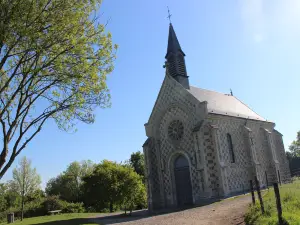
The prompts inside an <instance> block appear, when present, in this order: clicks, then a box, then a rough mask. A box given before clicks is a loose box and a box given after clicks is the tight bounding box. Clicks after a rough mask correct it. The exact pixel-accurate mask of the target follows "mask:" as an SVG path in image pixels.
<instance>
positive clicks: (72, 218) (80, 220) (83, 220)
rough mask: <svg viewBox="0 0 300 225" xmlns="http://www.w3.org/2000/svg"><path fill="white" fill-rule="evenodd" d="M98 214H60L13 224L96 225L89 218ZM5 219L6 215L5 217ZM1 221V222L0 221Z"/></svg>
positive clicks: (3, 224) (2, 224) (4, 224)
mask: <svg viewBox="0 0 300 225" xmlns="http://www.w3.org/2000/svg"><path fill="white" fill-rule="evenodd" d="M0 215H1V213H0ZM98 215H99V213H71V214H60V215H53V216H49V215H47V216H39V217H33V218H27V219H24V220H23V222H19V221H18V222H15V223H14V224H20V225H34V224H36V225H41V224H48V225H57V224H63V225H79V224H80V225H92V224H93V225H96V223H92V222H91V219H90V218H91V217H95V216H98ZM5 217H6V215H5ZM0 221H1V220H0ZM0 224H1V225H6V224H7V223H1V222H0Z"/></svg>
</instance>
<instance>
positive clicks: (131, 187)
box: [83, 160, 145, 211]
mask: <svg viewBox="0 0 300 225" xmlns="http://www.w3.org/2000/svg"><path fill="white" fill-rule="evenodd" d="M83 190H84V200H85V204H86V206H87V207H92V208H94V209H95V210H97V211H102V210H103V209H105V208H109V209H110V211H113V210H114V208H115V207H116V206H127V207H129V208H133V207H134V206H135V205H137V204H140V205H143V204H144V201H145V198H144V197H145V187H144V185H143V183H142V179H141V177H140V176H139V175H138V174H137V173H135V172H134V171H133V169H132V168H131V167H128V166H124V165H121V164H117V163H115V162H110V161H107V160H104V161H102V163H100V164H98V165H97V166H96V168H95V170H94V172H93V174H91V175H89V176H86V177H85V178H84V186H83Z"/></svg>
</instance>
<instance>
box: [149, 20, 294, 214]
mask: <svg viewBox="0 0 300 225" xmlns="http://www.w3.org/2000/svg"><path fill="white" fill-rule="evenodd" d="M165 58H166V63H165V69H166V74H165V78H164V81H163V83H162V86H161V89H160V91H159V93H158V97H157V99H156V102H155V104H154V107H153V110H152V112H151V115H150V118H149V120H148V122H147V123H146V124H145V130H146V135H147V137H148V138H147V140H146V141H145V143H144V145H143V151H144V156H145V165H146V174H145V176H146V186H147V196H148V208H149V210H158V209H165V208H173V207H181V206H188V205H198V204H199V205H200V204H205V203H206V202H210V201H212V200H214V199H219V198H224V197H225V198H226V197H229V196H232V195H236V194H239V193H243V192H245V191H248V190H249V189H250V185H249V181H250V180H254V179H255V178H257V179H258V181H259V183H260V186H261V187H266V186H269V185H272V183H273V182H280V183H282V182H288V181H289V180H290V171H289V165H288V161H287V158H286V155H285V149H284V145H283V140H282V134H281V133H280V132H279V131H277V130H276V129H275V123H274V122H271V121H267V120H266V119H264V118H263V117H262V116H260V115H258V114H257V113H256V112H254V111H253V110H252V109H251V108H249V107H248V106H247V105H246V104H244V103H243V102H242V101H240V100H239V99H238V98H237V97H235V96H233V95H232V93H231V94H222V93H218V92H215V91H211V90H205V89H202V88H198V87H195V86H191V85H190V83H189V76H188V73H187V69H186V63H185V54H184V52H183V50H182V48H181V46H180V44H179V41H178V39H177V37H176V34H175V31H174V28H173V25H172V23H170V25H169V38H168V47H167V54H166V56H165Z"/></svg>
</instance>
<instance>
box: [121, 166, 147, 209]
mask: <svg viewBox="0 0 300 225" xmlns="http://www.w3.org/2000/svg"><path fill="white" fill-rule="evenodd" d="M124 173H125V174H124V177H123V182H122V193H123V207H124V208H125V214H126V209H129V210H130V214H131V212H132V210H133V209H134V208H136V207H138V208H139V209H142V208H144V207H145V206H146V200H147V196H146V187H145V185H144V184H143V180H142V177H141V176H140V175H138V174H137V173H136V172H135V171H134V170H133V169H132V168H126V170H125V171H124Z"/></svg>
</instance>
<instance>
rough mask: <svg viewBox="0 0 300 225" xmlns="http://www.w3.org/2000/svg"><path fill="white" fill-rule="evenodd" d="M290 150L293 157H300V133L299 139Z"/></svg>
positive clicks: (299, 134)
mask: <svg viewBox="0 0 300 225" xmlns="http://www.w3.org/2000/svg"><path fill="white" fill-rule="evenodd" d="M289 150H290V153H291V155H292V156H293V157H300V131H298V132H297V138H296V140H294V141H293V142H292V144H291V145H290V146H289Z"/></svg>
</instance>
